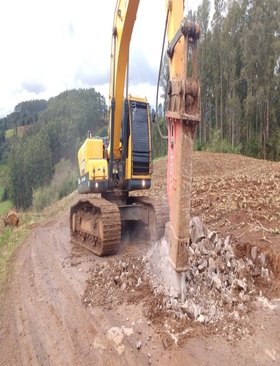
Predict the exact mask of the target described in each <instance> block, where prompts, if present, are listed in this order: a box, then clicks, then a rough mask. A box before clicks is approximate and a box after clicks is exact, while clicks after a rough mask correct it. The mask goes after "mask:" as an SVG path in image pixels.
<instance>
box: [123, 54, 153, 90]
mask: <svg viewBox="0 0 280 366" xmlns="http://www.w3.org/2000/svg"><path fill="white" fill-rule="evenodd" d="M157 78H158V68H157V67H155V66H152V65H150V64H149V62H148V60H147V57H146V56H145V55H144V54H143V53H140V52H139V51H136V52H134V53H133V54H132V57H131V59H130V62H129V82H130V83H131V84H132V85H137V84H150V85H157Z"/></svg>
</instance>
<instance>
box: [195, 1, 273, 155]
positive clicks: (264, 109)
mask: <svg viewBox="0 0 280 366" xmlns="http://www.w3.org/2000/svg"><path fill="white" fill-rule="evenodd" d="M195 16H196V19H197V21H198V22H199V23H200V26H201V37H200V40H199V53H198V65H197V67H198V78H199V80H200V83H201V123H200V125H199V126H198V128H197V131H196V132H197V135H196V139H197V140H198V142H197V143H196V146H198V148H199V149H203V150H204V149H207V150H208V149H209V148H210V150H211V151H221V152H229V151H231V149H230V148H229V147H230V146H231V147H232V151H233V152H241V153H242V154H244V155H248V156H252V157H256V158H264V159H270V160H279V157H280V144H279V141H280V135H279V129H280V125H279V121H280V109H279V100H280V59H279V54H280V2H279V0H234V1H227V2H226V1H224V0H215V2H214V14H213V18H212V19H210V0H203V1H202V4H201V5H200V6H199V7H198V12H197V14H196V15H195ZM210 24H211V27H210ZM216 133H218V134H219V136H218V139H217V140H216V141H214V140H213V134H214V135H215V134H216ZM213 149H214V150H213Z"/></svg>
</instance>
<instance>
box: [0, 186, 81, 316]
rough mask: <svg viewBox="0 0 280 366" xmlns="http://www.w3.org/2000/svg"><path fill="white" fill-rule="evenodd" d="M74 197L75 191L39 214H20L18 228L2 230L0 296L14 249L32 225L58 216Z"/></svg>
mask: <svg viewBox="0 0 280 366" xmlns="http://www.w3.org/2000/svg"><path fill="white" fill-rule="evenodd" d="M76 195H77V191H75V192H73V193H71V194H70V195H68V196H67V197H64V198H63V199H62V200H60V201H59V202H57V203H56V204H54V205H53V206H50V207H48V208H46V209H44V210H43V211H42V212H41V213H37V212H32V211H28V212H24V213H20V226H19V227H16V228H13V227H11V226H7V227H5V228H4V230H3V231H2V233H1V234H0V294H1V293H2V290H3V285H4V283H5V282H6V280H7V275H8V266H9V261H10V258H11V256H12V254H13V253H14V251H15V250H16V248H17V247H18V246H19V245H20V244H21V243H22V242H23V241H24V239H25V238H26V236H27V235H28V233H29V232H30V230H31V229H32V227H33V224H34V223H37V222H42V221H45V220H47V219H49V218H53V217H55V216H57V215H59V214H60V213H61V212H62V211H64V210H65V209H66V208H67V207H69V206H70V204H71V202H72V201H73V199H74V197H75V196H76ZM0 220H1V218H0ZM0 315H1V309H0Z"/></svg>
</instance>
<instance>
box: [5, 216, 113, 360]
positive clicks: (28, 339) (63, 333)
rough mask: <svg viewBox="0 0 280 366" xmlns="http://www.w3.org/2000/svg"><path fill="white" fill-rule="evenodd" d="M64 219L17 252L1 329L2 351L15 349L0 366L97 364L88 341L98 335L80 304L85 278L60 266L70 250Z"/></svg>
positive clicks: (46, 227)
mask: <svg viewBox="0 0 280 366" xmlns="http://www.w3.org/2000/svg"><path fill="white" fill-rule="evenodd" d="M67 216H68V212H67V213H66V214H64V216H63V220H62V221H58V222H55V221H51V222H49V223H47V224H45V225H42V226H39V227H37V228H35V230H34V231H33V232H32V233H31V234H30V235H29V237H28V238H27V239H26V241H25V243H24V244H23V245H22V246H21V248H19V250H18V251H17V257H18V258H19V259H18V261H17V263H16V266H15V274H14V280H13V281H12V284H13V288H11V289H10V290H11V291H9V289H8V291H7V296H8V297H9V295H10V298H9V301H8V302H7V300H8V299H7V298H6V303H9V309H8V312H7V311H5V316H4V319H3V327H1V328H2V329H1V345H2V347H1V348H2V349H4V350H5V349H6V350H9V349H11V347H10V345H11V344H13V345H15V344H16V345H17V348H16V349H15V350H14V352H13V353H12V354H10V353H6V352H3V353H2V352H1V361H0V363H1V365H11V364H12V365H33V364H34V365H35V364H39V365H87V364H88V365H90V364H92V358H93V357H94V359H95V362H96V364H102V358H101V356H100V354H99V352H96V351H95V350H94V342H93V340H94V337H95V335H96V334H97V333H99V330H98V329H96V328H95V322H94V319H93V318H92V317H91V315H90V313H89V312H88V311H86V309H85V308H84V307H83V306H82V305H81V298H80V293H81V292H82V291H83V286H84V283H85V279H86V276H85V273H82V272H83V271H77V268H75V271H73V270H72V271H71V266H69V267H68V268H66V267H65V266H64V265H63V259H64V258H67V255H68V256H69V253H70V248H71V245H70V243H69V241H70V237H69V227H68V220H67V218H68V217H67ZM65 219H66V220H65ZM74 272H75V273H74ZM77 274H78V275H79V278H77ZM74 277H75V278H74ZM73 282H74V283H75V286H74V287H75V289H74V288H73ZM11 319H12V321H11ZM99 337H100V335H99ZM103 338H104V339H102V342H103V344H105V345H106V346H107V344H106V342H107V340H106V338H105V337H103ZM108 348H109V347H108ZM103 361H104V360H103Z"/></svg>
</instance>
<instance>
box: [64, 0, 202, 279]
mask: <svg viewBox="0 0 280 366" xmlns="http://www.w3.org/2000/svg"><path fill="white" fill-rule="evenodd" d="M139 2H140V0H118V1H117V4H116V9H115V15H114V24H113V34H112V45H111V75H110V95H109V100H110V114H109V137H108V141H106V139H100V138H94V137H91V136H90V133H89V135H88V137H87V139H86V140H85V142H84V144H83V145H82V147H81V148H80V150H79V152H78V165H79V177H78V193H80V194H82V198H80V199H79V200H78V202H77V203H76V204H74V205H73V206H72V207H71V210H70V231H71V239H72V241H73V242H75V243H77V244H79V245H81V246H84V247H86V248H87V249H89V250H90V251H91V252H93V253H94V254H96V255H98V256H104V255H110V254H114V253H116V252H117V251H118V249H119V246H120V242H121V230H122V227H126V226H127V225H133V223H137V225H138V226H140V227H141V231H143V232H146V233H148V234H149V236H150V238H151V240H153V241H155V240H158V239H159V238H160V237H161V236H163V234H164V229H165V224H166V222H167V221H170V234H169V235H170V240H171V243H170V255H169V259H170V262H171V264H172V266H173V267H174V269H175V270H176V271H178V272H182V271H185V270H186V268H187V257H186V247H187V245H188V230H186V227H187V226H188V220H189V212H188V211H189V208H190V184H191V161H192V145H193V134H194V130H195V126H196V124H197V123H198V122H199V119H200V116H199V112H198V98H199V84H198V81H197V79H196V74H195V70H196V44H197V40H198V38H199V26H198V24H197V23H194V22H192V21H191V20H189V19H188V18H184V17H183V7H184V1H183V0H167V1H166V9H167V19H166V27H167V34H168V55H169V60H170V76H171V78H170V81H169V86H168V111H167V112H166V118H167V121H168V145H169V147H168V182H167V188H168V201H169V205H168V203H167V201H166V202H165V201H164V200H162V199H161V200H157V199H155V198H149V197H144V196H137V195H134V196H133V195H129V192H132V191H136V190H143V189H149V188H150V187H151V175H152V136H151V116H150V106H149V104H148V102H147V100H146V98H139V97H133V96H131V95H126V96H124V91H125V80H126V79H127V80H128V75H127V68H128V67H127V65H128V58H129V45H130V40H131V35H132V31H133V27H134V23H135V19H136V14H137V10H138V5H139ZM190 49H192V70H193V71H192V75H191V76H190V75H188V74H189V73H188V70H187V68H188V63H189V58H190V52H189V50H190ZM126 90H127V86H126ZM93 193H98V194H100V195H93ZM180 220H182V225H181V224H180V223H179V222H178V221H180Z"/></svg>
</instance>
